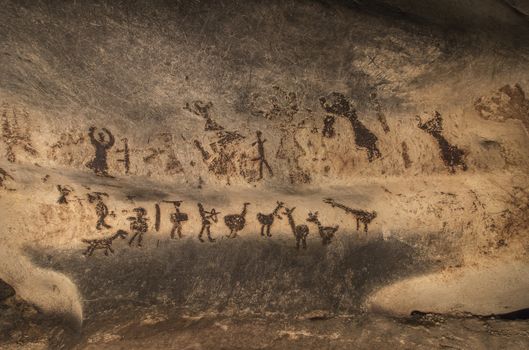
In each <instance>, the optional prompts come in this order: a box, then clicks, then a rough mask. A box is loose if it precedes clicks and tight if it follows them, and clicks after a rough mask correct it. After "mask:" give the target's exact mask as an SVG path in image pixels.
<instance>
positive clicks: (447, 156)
mask: <svg viewBox="0 0 529 350" xmlns="http://www.w3.org/2000/svg"><path fill="white" fill-rule="evenodd" d="M416 119H417V122H418V125H417V126H418V127H419V129H421V130H423V131H425V132H427V133H428V134H430V135H432V136H433V138H434V139H435V140H436V141H437V144H438V145H439V151H440V153H441V158H442V159H443V162H444V163H445V165H446V166H448V167H449V168H450V172H451V173H455V171H456V167H457V166H460V167H461V169H463V171H466V170H467V168H468V167H467V165H466V164H465V161H464V157H465V152H464V151H463V150H461V149H459V148H458V147H457V146H455V145H452V144H450V143H449V142H448V141H447V140H446V138H445V137H444V136H443V134H442V133H443V118H442V117H441V114H440V113H439V112H437V111H436V112H435V115H434V117H433V118H432V119H430V120H428V121H426V122H424V123H423V122H422V120H421V117H419V116H417V117H416Z"/></svg>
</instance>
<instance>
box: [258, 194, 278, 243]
mask: <svg viewBox="0 0 529 350" xmlns="http://www.w3.org/2000/svg"><path fill="white" fill-rule="evenodd" d="M284 205H285V203H283V202H277V206H276V208H275V209H274V211H273V212H271V213H270V214H263V213H258V214H257V220H258V221H259V223H260V224H261V236H264V231H265V228H266V235H267V236H268V237H272V234H271V233H270V228H271V227H272V224H273V223H274V219H275V218H278V219H279V220H281V215H279V209H281V208H283V206H284Z"/></svg>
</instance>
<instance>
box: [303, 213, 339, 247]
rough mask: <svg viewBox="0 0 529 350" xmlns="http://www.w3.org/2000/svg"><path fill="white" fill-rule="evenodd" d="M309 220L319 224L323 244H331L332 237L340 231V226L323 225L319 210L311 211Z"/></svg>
mask: <svg viewBox="0 0 529 350" xmlns="http://www.w3.org/2000/svg"><path fill="white" fill-rule="evenodd" d="M307 221H308V222H312V223H314V224H316V226H318V232H319V233H320V237H321V243H322V244H323V245H327V244H330V243H331V241H332V239H333V238H334V234H335V233H336V231H338V228H339V226H338V225H336V226H323V225H322V224H321V222H320V220H319V219H318V212H317V211H316V212H314V213H309V217H308V218H307Z"/></svg>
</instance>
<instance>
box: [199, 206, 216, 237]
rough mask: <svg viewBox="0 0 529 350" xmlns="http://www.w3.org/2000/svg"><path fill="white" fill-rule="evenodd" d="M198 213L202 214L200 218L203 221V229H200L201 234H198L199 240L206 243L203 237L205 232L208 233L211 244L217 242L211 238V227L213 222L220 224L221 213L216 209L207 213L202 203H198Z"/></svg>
mask: <svg viewBox="0 0 529 350" xmlns="http://www.w3.org/2000/svg"><path fill="white" fill-rule="evenodd" d="M198 212H199V213H200V217H201V219H202V227H201V228H200V233H199V234H198V240H199V241H200V242H202V243H204V240H203V239H202V235H203V234H204V231H206V232H207V234H208V240H209V241H210V242H215V239H214V238H212V237H211V229H210V227H211V221H213V222H215V223H217V222H218V215H219V214H220V212H218V211H215V208H213V209H211V211H206V210H205V209H204V206H203V205H202V203H198ZM209 220H211V221H209Z"/></svg>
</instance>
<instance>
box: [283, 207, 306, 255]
mask: <svg viewBox="0 0 529 350" xmlns="http://www.w3.org/2000/svg"><path fill="white" fill-rule="evenodd" d="M284 208H285V215H286V216H287V218H288V223H289V225H290V228H291V229H292V233H293V234H294V237H295V238H296V249H299V245H300V244H301V245H302V246H303V249H307V236H308V235H309V227H308V226H307V225H296V223H295V222H294V218H293V217H292V213H293V212H294V210H295V209H296V207H293V208H291V209H289V208H287V207H284Z"/></svg>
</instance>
